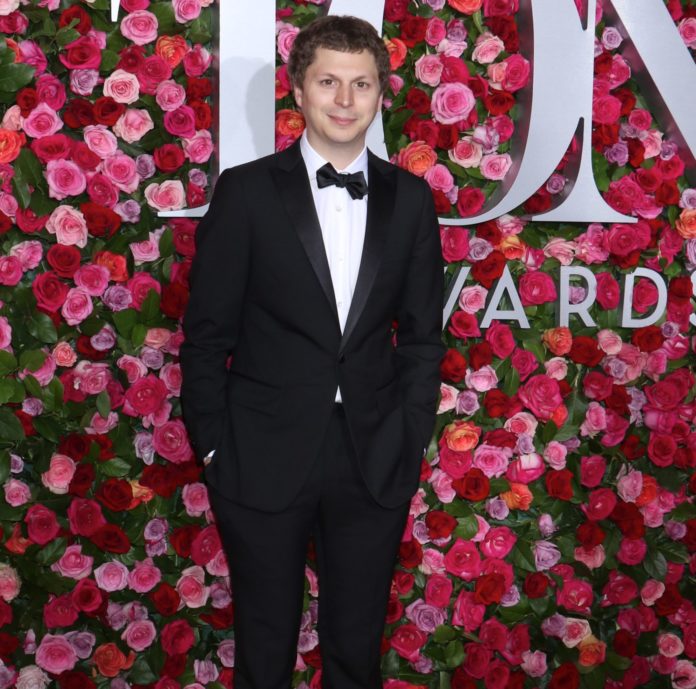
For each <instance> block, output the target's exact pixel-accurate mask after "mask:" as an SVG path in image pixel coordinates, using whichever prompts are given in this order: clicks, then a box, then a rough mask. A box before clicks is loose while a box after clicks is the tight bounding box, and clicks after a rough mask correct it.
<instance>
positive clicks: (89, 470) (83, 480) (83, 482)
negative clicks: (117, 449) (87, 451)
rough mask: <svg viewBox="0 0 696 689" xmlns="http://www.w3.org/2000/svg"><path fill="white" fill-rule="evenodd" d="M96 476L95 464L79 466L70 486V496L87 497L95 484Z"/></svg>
mask: <svg viewBox="0 0 696 689" xmlns="http://www.w3.org/2000/svg"><path fill="white" fill-rule="evenodd" d="M94 476H95V472H94V465H93V464H78V465H77V468H76V469H75V473H74V474H73V477H72V480H71V481H70V485H69V486H68V492H69V493H70V495H77V496H79V497H84V496H85V495H87V491H88V490H89V489H90V488H91V487H92V484H93V483H94Z"/></svg>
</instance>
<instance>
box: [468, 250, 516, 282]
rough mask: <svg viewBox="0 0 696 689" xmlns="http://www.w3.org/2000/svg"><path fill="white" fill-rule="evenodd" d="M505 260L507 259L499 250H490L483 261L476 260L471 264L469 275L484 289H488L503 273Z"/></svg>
mask: <svg viewBox="0 0 696 689" xmlns="http://www.w3.org/2000/svg"><path fill="white" fill-rule="evenodd" d="M506 261H507V259H506V258H505V256H504V254H502V253H501V252H500V251H491V253H490V254H488V256H486V258H484V259H483V261H476V262H475V263H474V264H473V266H472V268H471V277H473V278H474V280H476V282H478V283H480V284H481V285H483V286H484V287H485V288H486V289H490V288H491V287H492V285H493V282H494V281H495V280H497V279H498V278H499V277H500V276H501V275H502V274H503V270H504V268H505V263H506Z"/></svg>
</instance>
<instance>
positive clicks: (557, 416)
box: [551, 404, 568, 428]
mask: <svg viewBox="0 0 696 689" xmlns="http://www.w3.org/2000/svg"><path fill="white" fill-rule="evenodd" d="M567 420H568V407H566V406H565V404H559V405H558V406H557V407H556V409H555V410H554V412H553V414H551V421H553V422H554V423H555V424H556V426H558V428H560V427H561V426H562V425H563V424H564V423H565V422H566V421H567Z"/></svg>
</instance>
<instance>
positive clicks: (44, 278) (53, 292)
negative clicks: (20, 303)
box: [31, 270, 70, 311]
mask: <svg viewBox="0 0 696 689" xmlns="http://www.w3.org/2000/svg"><path fill="white" fill-rule="evenodd" d="M69 289H70V288H69V287H68V286H67V285H66V284H65V283H64V282H61V281H60V280H59V278H58V276H57V275H56V274H55V273H54V272H52V271H50V270H48V271H46V272H45V273H39V274H38V275H37V276H36V277H35V278H34V281H33V282H32V283H31V291H32V292H33V293H34V297H35V298H36V305H37V306H38V307H39V308H40V309H45V310H46V311H58V310H59V309H60V307H61V306H62V305H63V302H64V301H65V298H66V297H67V296H68V291H69Z"/></svg>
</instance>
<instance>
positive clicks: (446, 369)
mask: <svg viewBox="0 0 696 689" xmlns="http://www.w3.org/2000/svg"><path fill="white" fill-rule="evenodd" d="M465 375H466V359H465V358H464V355H463V354H462V353H461V352H459V351H458V350H456V349H451V348H450V349H448V350H447V352H446V353H445V356H444V357H443V358H442V361H441V362H440V377H441V378H442V380H449V381H452V382H453V383H458V382H459V381H460V380H462V379H463V378H464V376H465Z"/></svg>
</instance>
